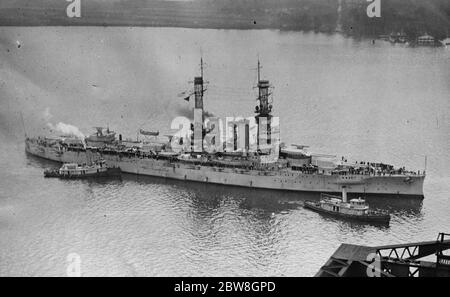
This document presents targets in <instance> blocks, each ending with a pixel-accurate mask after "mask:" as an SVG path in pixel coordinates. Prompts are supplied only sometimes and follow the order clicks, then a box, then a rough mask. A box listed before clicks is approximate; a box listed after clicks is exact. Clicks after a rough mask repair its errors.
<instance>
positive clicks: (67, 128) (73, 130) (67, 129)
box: [47, 122, 85, 139]
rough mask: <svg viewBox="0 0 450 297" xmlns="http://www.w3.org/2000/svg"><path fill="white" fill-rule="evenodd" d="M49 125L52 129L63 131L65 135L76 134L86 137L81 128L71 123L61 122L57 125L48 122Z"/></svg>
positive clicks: (79, 136) (78, 136) (82, 137)
mask: <svg viewBox="0 0 450 297" xmlns="http://www.w3.org/2000/svg"><path fill="white" fill-rule="evenodd" d="M47 126H48V127H49V128H50V129H52V130H55V131H59V132H61V133H63V134H64V135H70V136H75V137H77V138H79V139H84V137H85V136H84V134H83V132H81V131H80V129H78V127H76V126H73V125H70V124H65V123H62V122H59V123H58V124H56V126H55V125H53V124H52V123H47Z"/></svg>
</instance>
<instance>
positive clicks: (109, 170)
mask: <svg viewBox="0 0 450 297" xmlns="http://www.w3.org/2000/svg"><path fill="white" fill-rule="evenodd" d="M118 174H120V169H119V168H116V167H108V166H107V165H106V161H105V160H99V161H97V162H95V163H92V164H89V165H88V164H77V163H64V164H63V165H62V166H61V168H59V169H46V170H45V171H44V177H58V178H65V179H78V178H90V177H105V176H114V175H118Z"/></svg>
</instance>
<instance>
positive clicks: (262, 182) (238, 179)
mask: <svg viewBox="0 0 450 297" xmlns="http://www.w3.org/2000/svg"><path fill="white" fill-rule="evenodd" d="M26 152H27V153H29V154H32V155H35V156H39V157H41V158H45V159H48V160H53V161H57V162H68V163H73V162H76V163H84V162H91V161H93V160H98V159H100V158H103V159H104V160H106V162H107V164H108V165H109V166H113V167H119V168H120V169H121V171H122V172H124V173H131V174H138V175H149V176H158V177H164V178H170V179H177V180H186V181H196V182H203V183H213V184H222V185H233V186H242V187H249V188H261V189H275V190H288V191H307V192H322V193H338V192H341V189H342V185H346V188H347V192H348V193H360V194H363V193H365V194H383V195H406V196H414V197H420V198H423V182H424V179H425V176H423V175H417V176H414V175H413V176H409V177H406V176H404V175H398V176H396V175H392V176H369V175H347V176H340V175H323V174H305V173H301V172H300V171H293V170H274V171H270V170H268V171H260V170H246V169H241V168H227V167H216V166H201V165H194V164H186V163H183V162H170V161H168V160H161V159H155V158H142V157H138V156H134V155H132V156H130V155H118V154H113V155H110V154H100V153H98V152H92V151H89V150H88V151H86V150H79V151H67V150H66V151H60V150H59V149H57V148H54V147H46V146H42V145H39V144H37V143H35V142H31V141H27V142H26Z"/></svg>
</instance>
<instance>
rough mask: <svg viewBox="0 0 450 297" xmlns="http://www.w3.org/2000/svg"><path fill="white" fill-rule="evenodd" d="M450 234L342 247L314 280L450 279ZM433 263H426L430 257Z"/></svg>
mask: <svg viewBox="0 0 450 297" xmlns="http://www.w3.org/2000/svg"><path fill="white" fill-rule="evenodd" d="M447 250H450V234H446V233H439V235H438V238H437V240H435V241H424V242H415V243H406V244H397V245H385V246H377V247H369V246H361V245H353V244H342V245H341V246H340V247H339V248H338V249H337V250H336V251H335V252H334V254H333V255H332V256H331V257H330V259H328V261H327V262H326V263H325V265H323V266H322V267H321V268H320V270H319V271H318V272H317V274H316V275H315V276H316V277H396V276H398V277H435V276H437V277H450V255H449V254H448V253H447V254H446V253H445V252H446V251H447ZM433 255H434V256H435V258H436V261H435V262H431V261H428V259H426V260H425V259H424V258H426V257H427V258H429V257H430V256H433Z"/></svg>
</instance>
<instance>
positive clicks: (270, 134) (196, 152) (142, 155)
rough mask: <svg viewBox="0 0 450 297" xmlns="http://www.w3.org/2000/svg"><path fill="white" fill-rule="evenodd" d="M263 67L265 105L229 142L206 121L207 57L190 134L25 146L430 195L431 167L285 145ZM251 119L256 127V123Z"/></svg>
mask: <svg viewBox="0 0 450 297" xmlns="http://www.w3.org/2000/svg"><path fill="white" fill-rule="evenodd" d="M260 68H261V67H260V63H259V61H258V68H257V70H258V78H257V89H258V96H257V104H258V105H257V106H256V107H255V110H254V113H255V115H254V116H252V117H250V119H253V121H250V120H248V119H245V118H242V119H239V120H236V121H234V122H231V124H230V123H228V122H227V124H226V127H227V129H226V130H227V135H229V137H227V138H226V141H222V142H221V141H219V140H220V139H221V138H220V137H216V136H218V135H217V134H214V133H215V132H214V131H215V130H218V129H217V128H218V126H221V125H219V124H218V122H217V121H214V119H212V118H208V119H206V112H205V110H204V105H203V103H204V102H203V101H204V93H205V91H206V88H205V85H206V83H205V81H204V77H203V61H201V74H200V76H197V77H195V78H194V89H193V92H192V93H191V94H190V95H189V96H192V97H194V110H193V113H194V118H193V121H192V122H191V123H190V127H189V129H188V131H187V132H189V133H186V135H182V134H180V133H175V134H172V135H166V136H167V137H166V138H167V140H166V141H164V140H161V137H158V135H159V131H158V132H157V133H143V134H144V135H145V134H147V135H149V136H151V137H152V139H150V140H136V141H130V140H123V138H122V135H120V134H119V136H118V137H116V136H117V135H116V132H114V131H111V130H110V129H109V127H108V128H106V129H105V128H101V127H96V130H97V131H96V133H94V134H92V135H90V136H88V137H86V138H85V139H76V138H74V137H70V136H65V137H51V138H50V137H44V136H37V137H28V136H26V140H25V150H26V152H27V153H28V154H31V155H34V156H38V157H41V158H45V159H49V160H53V161H58V162H61V163H78V164H81V163H86V162H93V161H95V160H105V161H106V162H107V164H108V166H110V167H118V168H120V170H121V171H122V172H124V173H129V174H136V175H149V176H157V177H162V178H168V179H177V180H184V181H192V182H202V183H212V184H221V185H232V186H241V187H248V188H259V189H275V190H287V191H306V192H320V193H340V192H341V191H342V189H343V187H345V188H346V191H347V192H348V193H355V194H381V195H395V196H396V197H406V196H411V197H420V198H423V182H424V179H425V176H426V174H425V170H423V171H422V172H420V171H410V170H406V169H405V167H394V166H393V165H389V164H384V163H377V162H354V163H350V162H347V160H346V159H345V158H344V157H342V159H339V160H336V158H334V159H333V161H332V162H324V161H323V158H322V159H321V157H320V156H315V155H312V154H310V153H309V152H308V151H307V150H306V148H307V147H306V146H303V145H285V144H284V143H281V142H280V141H279V128H278V126H277V125H276V124H275V122H276V121H275V117H274V116H273V115H272V112H273V97H272V94H271V88H272V87H271V85H270V83H269V81H268V80H263V79H261V77H260ZM189 96H188V97H187V98H185V99H186V100H187V101H189ZM250 122H252V123H253V124H254V127H255V129H251V128H250V125H251V123H250ZM211 123H216V125H214V124H211ZM228 128H229V129H228ZM251 130H256V136H255V137H251V135H250V134H251V133H250V131H251ZM138 131H141V130H138ZM228 131H231V132H230V133H228ZM219 136H220V135H219ZM277 137H278V138H277ZM211 147H213V148H212V149H211Z"/></svg>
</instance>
